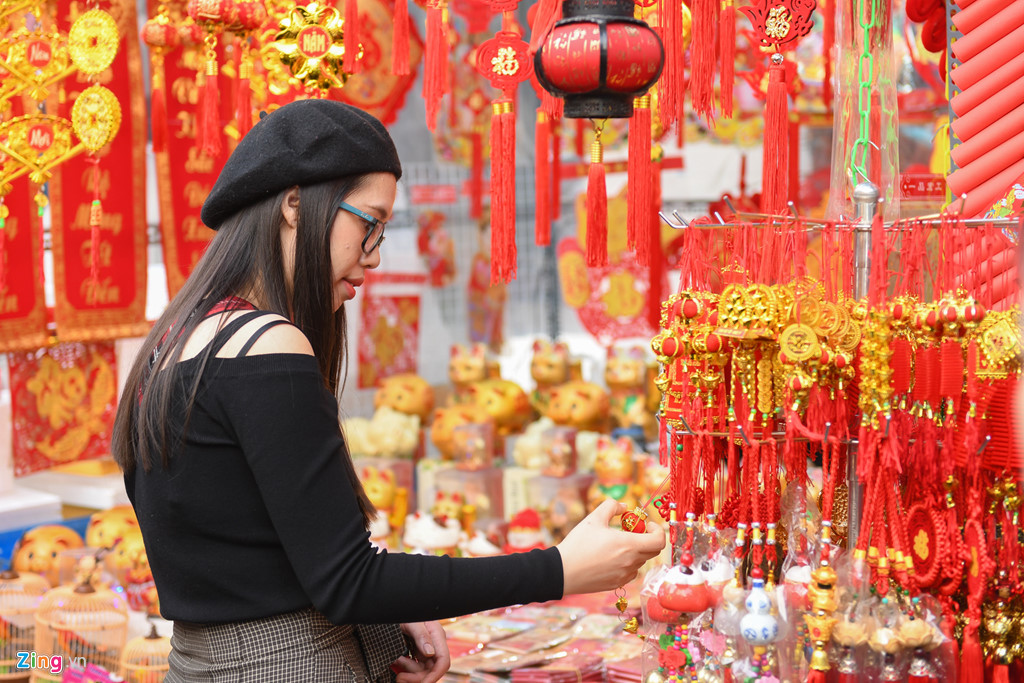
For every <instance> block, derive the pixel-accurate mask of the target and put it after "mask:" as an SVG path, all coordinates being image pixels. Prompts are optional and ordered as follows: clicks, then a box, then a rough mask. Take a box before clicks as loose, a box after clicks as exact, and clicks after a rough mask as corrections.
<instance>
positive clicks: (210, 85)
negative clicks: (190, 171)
mask: <svg viewBox="0 0 1024 683" xmlns="http://www.w3.org/2000/svg"><path fill="white" fill-rule="evenodd" d="M217 72H218V67H217V37H216V36H214V35H212V34H207V36H206V70H205V72H204V75H205V77H206V81H205V83H204V85H203V95H202V97H201V101H200V115H201V116H200V122H199V131H198V132H199V136H198V137H199V140H200V142H199V148H200V150H201V151H202V152H203V153H204V154H206V155H207V156H209V157H211V158H214V159H215V158H217V157H219V156H220V151H221V140H220V90H219V88H218V84H217V81H218V80H219V79H218V78H217Z"/></svg>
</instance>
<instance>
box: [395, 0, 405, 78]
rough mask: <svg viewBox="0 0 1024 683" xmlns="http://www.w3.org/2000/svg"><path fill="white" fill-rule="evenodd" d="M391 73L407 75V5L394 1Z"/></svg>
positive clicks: (401, 0) (399, 0) (402, 1)
mask: <svg viewBox="0 0 1024 683" xmlns="http://www.w3.org/2000/svg"><path fill="white" fill-rule="evenodd" d="M391 73H393V74H395V75H396V76H407V75H409V3H408V0H395V29H394V33H393V34H392V39H391Z"/></svg>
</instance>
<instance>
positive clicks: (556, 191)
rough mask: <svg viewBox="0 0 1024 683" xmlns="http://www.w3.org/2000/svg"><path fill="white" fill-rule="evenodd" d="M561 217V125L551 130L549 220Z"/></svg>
mask: <svg viewBox="0 0 1024 683" xmlns="http://www.w3.org/2000/svg"><path fill="white" fill-rule="evenodd" d="M561 217H562V126H561V124H558V125H555V126H554V130H552V131H551V220H553V221H556V220H558V219H559V218H561Z"/></svg>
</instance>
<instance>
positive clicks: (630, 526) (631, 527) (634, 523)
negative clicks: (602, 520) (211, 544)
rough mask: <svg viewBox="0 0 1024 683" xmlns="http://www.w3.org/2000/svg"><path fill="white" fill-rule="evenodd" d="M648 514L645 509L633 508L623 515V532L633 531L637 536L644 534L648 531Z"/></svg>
mask: <svg viewBox="0 0 1024 683" xmlns="http://www.w3.org/2000/svg"><path fill="white" fill-rule="evenodd" d="M645 519H647V512H646V511H645V510H644V509H643V508H633V509H632V510H629V511H628V512H624V513H622V519H621V520H620V524H621V525H622V530H623V531H632V532H633V533H635V534H642V533H644V532H645V531H647V522H645V521H644V520H645Z"/></svg>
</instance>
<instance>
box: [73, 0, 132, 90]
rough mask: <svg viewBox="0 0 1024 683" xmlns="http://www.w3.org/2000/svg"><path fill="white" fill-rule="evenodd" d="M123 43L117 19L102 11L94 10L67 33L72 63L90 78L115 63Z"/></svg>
mask: <svg viewBox="0 0 1024 683" xmlns="http://www.w3.org/2000/svg"><path fill="white" fill-rule="evenodd" d="M120 42H121V36H120V34H119V33H118V32H117V22H116V21H114V17H112V16H110V15H109V14H107V13H106V12H104V11H103V10H100V9H91V10H89V11H88V12H86V13H85V14H83V15H81V16H80V17H78V19H76V20H75V23H73V24H72V25H71V30H70V31H68V52H69V53H70V54H71V61H72V62H74V63H75V66H77V67H78V70H79V71H81V72H82V73H84V74H88V75H90V76H91V75H94V74H98V73H100V72H102V71H104V70H105V69H106V68H107V67H109V66H110V65H111V64H113V63H114V57H116V56H117V46H118V44H119V43H120Z"/></svg>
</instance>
